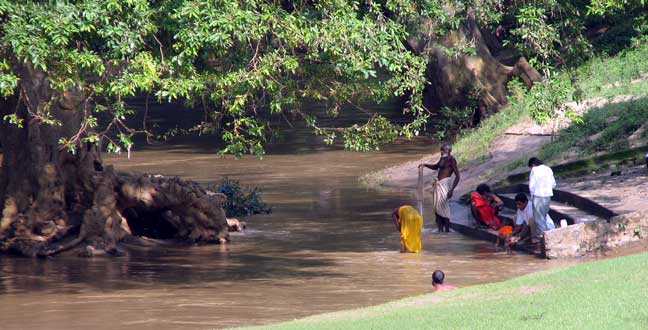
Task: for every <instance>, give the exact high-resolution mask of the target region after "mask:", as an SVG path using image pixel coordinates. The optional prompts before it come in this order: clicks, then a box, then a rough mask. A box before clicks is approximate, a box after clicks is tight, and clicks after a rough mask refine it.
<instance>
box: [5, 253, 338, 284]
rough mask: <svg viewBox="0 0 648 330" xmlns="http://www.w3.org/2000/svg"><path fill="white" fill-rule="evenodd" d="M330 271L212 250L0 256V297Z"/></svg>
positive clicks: (310, 262)
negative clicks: (104, 255)
mask: <svg viewBox="0 0 648 330" xmlns="http://www.w3.org/2000/svg"><path fill="white" fill-rule="evenodd" d="M330 265H332V262H331V261H329V260H326V259H319V258H318V259H306V258H303V259H302V258H292V257H291V258H289V257H277V256H267V255H264V256H261V255H253V254H239V255H233V254H230V255H224V254H222V253H221V254H219V253H218V252H216V253H214V251H213V250H210V251H200V253H197V251H192V250H188V249H172V250H168V249H167V250H165V251H164V250H163V251H156V252H154V253H141V252H132V251H131V253H130V255H129V256H127V257H120V258H110V257H109V258H101V257H99V258H94V259H86V258H76V257H59V258H58V259H56V260H54V259H27V258H18V257H9V256H0V271H1V272H2V276H1V277H0V294H2V293H7V292H8V291H11V292H12V293H16V292H27V291H40V290H45V291H48V292H67V293H75V292H78V291H80V290H82V289H83V288H81V287H79V286H87V287H93V288H96V289H101V290H126V289H137V288H147V287H152V286H160V285H163V286H180V287H184V286H186V287H200V286H204V285H209V284H210V283H216V282H222V281H240V280H250V279H260V280H263V279H273V278H282V279H286V280H291V279H296V278H313V277H321V276H324V277H327V278H328V277H337V276H341V275H340V274H337V273H335V272H330V271H322V270H318V268H321V267H326V266H330ZM70 285H71V286H70ZM77 288H78V289H77Z"/></svg>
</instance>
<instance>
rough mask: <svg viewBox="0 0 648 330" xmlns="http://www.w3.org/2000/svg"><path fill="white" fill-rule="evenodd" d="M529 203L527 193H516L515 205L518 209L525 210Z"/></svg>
mask: <svg viewBox="0 0 648 330" xmlns="http://www.w3.org/2000/svg"><path fill="white" fill-rule="evenodd" d="M527 203H529V199H528V198H527V196H526V194H524V193H519V194H517V195H515V207H517V208H518V210H524V209H525V208H526V206H527Z"/></svg>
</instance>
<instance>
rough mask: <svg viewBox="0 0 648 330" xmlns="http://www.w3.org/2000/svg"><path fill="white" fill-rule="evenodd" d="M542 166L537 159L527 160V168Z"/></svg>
mask: <svg viewBox="0 0 648 330" xmlns="http://www.w3.org/2000/svg"><path fill="white" fill-rule="evenodd" d="M542 164H544V163H543V162H542V161H541V160H540V159H538V158H537V157H531V158H529V167H534V166H540V165H542Z"/></svg>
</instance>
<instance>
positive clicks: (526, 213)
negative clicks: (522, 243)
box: [515, 201, 553, 228]
mask: <svg viewBox="0 0 648 330" xmlns="http://www.w3.org/2000/svg"><path fill="white" fill-rule="evenodd" d="M531 221H533V204H531V201H528V202H527V206H526V207H525V208H524V210H520V209H517V214H516V216H515V224H516V225H521V224H523V223H526V224H527V226H528V225H529V223H531ZM545 221H547V228H553V220H551V217H550V216H549V214H547V218H546V219H545Z"/></svg>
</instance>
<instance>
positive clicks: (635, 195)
mask: <svg viewBox="0 0 648 330" xmlns="http://www.w3.org/2000/svg"><path fill="white" fill-rule="evenodd" d="M546 132H551V129H550V127H548V126H545V127H540V126H538V125H535V124H533V123H531V122H530V121H524V122H521V123H519V124H517V125H515V126H513V127H511V128H509V129H508V130H506V132H505V133H504V134H502V135H500V136H499V137H498V138H497V139H496V140H495V141H494V142H493V143H492V144H491V147H490V148H489V151H488V159H486V160H481V161H474V162H472V163H469V164H459V168H460V172H461V181H460V183H459V185H458V186H457V188H456V191H455V194H454V197H453V199H454V200H455V201H457V200H458V199H459V198H460V197H461V196H462V195H463V194H465V193H468V192H470V191H472V190H473V189H474V188H475V187H476V186H477V185H478V184H479V183H482V182H485V183H488V184H494V183H496V182H498V181H501V180H503V179H504V178H506V177H507V176H509V175H511V174H516V173H526V172H528V168H526V164H522V163H519V164H516V163H515V162H516V161H518V160H520V159H528V158H529V157H531V156H534V155H535V154H537V152H538V151H539V150H540V149H541V148H542V145H543V144H545V143H547V142H549V141H550V140H551V136H550V135H548V134H546ZM642 143H643V144H645V143H646V141H642ZM433 151H436V150H433ZM574 157H575V156H572V157H566V158H565V157H563V158H562V159H561V161H562V162H569V161H574V160H576V159H575V158H574ZM438 158H439V155H438V153H435V154H433V155H430V156H428V157H424V158H422V159H420V160H418V161H411V162H407V163H402V164H399V165H396V166H392V167H389V168H386V169H384V170H382V171H379V172H375V173H372V174H369V175H367V176H365V177H363V178H362V181H363V182H364V183H365V184H366V185H368V186H370V187H373V188H377V189H399V190H401V189H414V188H415V187H416V183H417V179H418V177H417V175H418V172H417V165H418V164H420V163H422V162H426V163H432V162H436V161H437V160H438ZM549 165H550V166H552V165H557V164H553V163H551V162H550V164H549ZM435 175H436V172H435V171H430V170H426V172H425V182H426V183H428V182H429V181H431V179H432V178H433V176H435ZM557 181H558V189H561V190H565V191H569V192H572V193H575V194H577V195H580V196H583V197H586V198H590V199H592V200H594V201H596V202H598V203H600V204H601V205H603V206H605V207H607V208H609V209H611V210H613V211H615V212H617V213H626V212H632V211H640V210H645V209H648V169H646V167H645V165H643V166H638V165H628V166H625V167H619V166H611V167H606V168H603V169H600V170H598V171H596V172H594V173H591V174H588V175H584V176H580V177H575V178H561V177H560V176H559V175H558V176H557Z"/></svg>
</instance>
